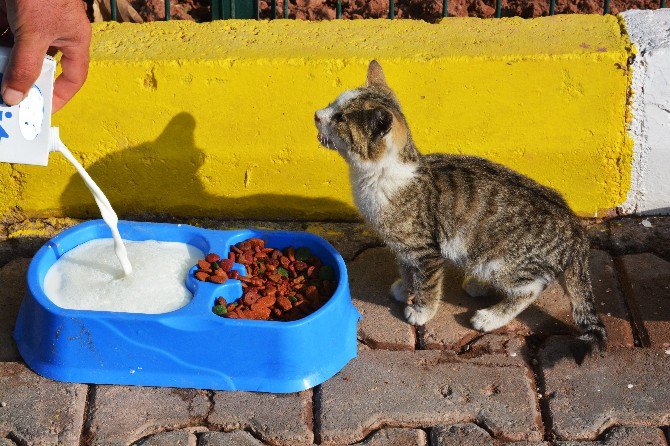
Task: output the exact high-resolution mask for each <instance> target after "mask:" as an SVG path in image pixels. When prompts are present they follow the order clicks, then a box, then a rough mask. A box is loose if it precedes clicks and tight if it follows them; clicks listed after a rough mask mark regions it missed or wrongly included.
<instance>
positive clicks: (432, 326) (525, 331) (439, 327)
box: [422, 250, 634, 350]
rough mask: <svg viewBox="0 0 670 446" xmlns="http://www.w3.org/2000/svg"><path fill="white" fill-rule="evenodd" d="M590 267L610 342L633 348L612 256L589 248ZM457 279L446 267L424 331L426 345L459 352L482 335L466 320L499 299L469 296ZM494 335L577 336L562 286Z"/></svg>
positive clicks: (548, 291) (553, 288)
mask: <svg viewBox="0 0 670 446" xmlns="http://www.w3.org/2000/svg"><path fill="white" fill-rule="evenodd" d="M590 271H591V280H592V284H593V292H594V294H595V297H596V308H597V310H598V313H599V314H600V317H601V318H602V320H603V323H604V324H605V326H606V328H607V330H608V335H609V339H608V346H620V345H623V346H633V345H634V340H633V334H632V329H631V326H630V323H629V321H628V313H627V309H626V305H625V302H624V299H623V297H622V295H621V292H620V291H619V288H618V283H617V279H616V273H615V270H614V265H613V262H612V259H611V257H610V256H609V255H608V254H607V253H606V252H604V251H598V250H593V251H591V256H590ZM461 283H462V277H461V275H460V274H458V273H457V272H455V271H449V273H448V279H447V283H446V284H445V294H444V295H445V298H444V299H443V301H442V304H441V306H440V309H439V310H438V313H437V315H436V316H435V317H434V318H433V319H432V320H430V321H429V322H428V323H426V325H425V327H424V329H423V331H422V343H423V345H424V346H425V348H429V349H442V348H445V349H455V350H460V349H462V348H463V347H464V346H465V345H466V344H468V343H469V342H471V341H472V340H473V339H475V338H476V337H477V336H479V335H480V333H479V332H478V331H476V330H474V329H472V328H471V326H470V322H469V319H470V317H471V316H472V314H474V311H475V310H477V309H479V308H485V307H487V306H489V305H493V304H494V303H495V302H497V300H498V299H497V298H495V297H470V296H468V295H467V294H466V293H465V291H463V289H462V287H461ZM494 333H498V334H505V335H511V334H517V335H522V336H528V335H531V334H536V335H540V336H549V335H555V334H577V330H576V327H575V325H574V321H573V319H572V309H571V306H570V298H569V297H568V296H567V295H566V294H565V292H564V291H563V288H562V287H561V285H560V284H559V283H558V282H554V283H552V284H551V285H549V286H548V287H547V289H546V290H545V291H544V292H543V293H542V295H541V296H540V297H539V298H538V300H537V301H536V302H535V303H533V304H532V305H531V306H530V307H529V308H527V309H526V310H525V311H524V312H522V313H521V314H520V315H519V316H518V317H517V318H516V319H515V320H513V321H512V322H510V323H509V324H508V325H507V326H505V327H502V328H500V329H499V330H496V331H495V332H494Z"/></svg>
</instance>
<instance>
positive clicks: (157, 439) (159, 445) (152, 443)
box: [133, 431, 195, 446]
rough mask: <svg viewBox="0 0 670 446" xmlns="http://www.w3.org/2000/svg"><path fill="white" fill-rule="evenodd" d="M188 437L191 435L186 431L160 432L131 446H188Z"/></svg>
mask: <svg viewBox="0 0 670 446" xmlns="http://www.w3.org/2000/svg"><path fill="white" fill-rule="evenodd" d="M190 436H191V434H190V433H189V432H187V431H171V432H161V433H158V434H154V435H150V436H149V437H147V438H145V439H143V440H140V441H138V442H136V443H135V444H134V445H133V446H189V443H188V441H189V438H190ZM194 438H195V437H194Z"/></svg>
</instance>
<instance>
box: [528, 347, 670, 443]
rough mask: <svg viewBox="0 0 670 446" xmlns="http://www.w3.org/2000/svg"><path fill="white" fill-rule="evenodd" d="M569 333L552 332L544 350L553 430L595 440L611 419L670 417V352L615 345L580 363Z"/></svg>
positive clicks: (656, 422) (630, 421)
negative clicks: (563, 334) (669, 370)
mask: <svg viewBox="0 0 670 446" xmlns="http://www.w3.org/2000/svg"><path fill="white" fill-rule="evenodd" d="M570 341H571V339H570V338H566V337H562V336H561V337H559V336H557V337H552V338H551V339H550V340H549V341H548V342H547V344H546V345H545V347H544V348H543V349H542V350H541V352H540V364H541V366H542V373H543V375H544V382H545V390H546V398H548V401H549V403H548V404H549V412H550V416H551V419H552V422H553V430H554V432H555V433H556V435H557V436H558V438H559V439H562V440H594V439H596V438H597V437H598V436H599V435H600V434H601V433H602V432H603V431H605V430H606V429H607V428H609V427H610V426H613V425H637V426H665V425H667V424H668V423H670V373H668V366H669V365H670V355H667V354H665V353H664V352H663V351H662V350H653V349H639V348H612V349H610V350H609V351H608V352H607V354H606V355H605V356H604V357H601V356H599V355H598V356H592V357H587V358H586V359H585V361H584V362H583V363H582V364H581V365H577V364H576V363H575V360H574V358H573V354H572V351H571V342H570Z"/></svg>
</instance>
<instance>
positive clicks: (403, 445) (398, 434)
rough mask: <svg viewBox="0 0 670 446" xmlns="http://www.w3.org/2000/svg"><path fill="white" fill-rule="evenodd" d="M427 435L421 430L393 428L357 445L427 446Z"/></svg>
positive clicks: (373, 435)
mask: <svg viewBox="0 0 670 446" xmlns="http://www.w3.org/2000/svg"><path fill="white" fill-rule="evenodd" d="M426 444H427V437H426V433H425V432H424V431H422V430H421V429H404V428H398V427H395V428H394V427H391V428H387V429H380V430H378V431H377V432H375V433H374V434H372V435H370V437H368V438H367V439H366V440H364V441H362V442H360V443H356V445H361V446H426Z"/></svg>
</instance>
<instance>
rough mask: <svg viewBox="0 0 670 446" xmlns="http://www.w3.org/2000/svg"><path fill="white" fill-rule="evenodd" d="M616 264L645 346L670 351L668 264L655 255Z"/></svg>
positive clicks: (626, 257)
mask: <svg viewBox="0 0 670 446" xmlns="http://www.w3.org/2000/svg"><path fill="white" fill-rule="evenodd" d="M617 262H618V265H619V266H620V268H621V271H622V274H621V280H622V282H623V284H624V291H625V293H626V296H627V297H628V301H629V302H630V306H631V311H632V312H633V315H634V318H635V321H636V324H637V327H638V332H639V333H640V335H641V337H642V339H643V342H644V344H645V345H650V346H652V347H663V348H670V262H668V261H666V260H663V259H661V258H660V257H657V256H656V255H654V254H635V255H628V256H623V257H619V258H618V259H617Z"/></svg>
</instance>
